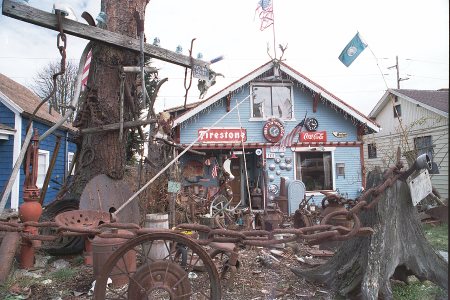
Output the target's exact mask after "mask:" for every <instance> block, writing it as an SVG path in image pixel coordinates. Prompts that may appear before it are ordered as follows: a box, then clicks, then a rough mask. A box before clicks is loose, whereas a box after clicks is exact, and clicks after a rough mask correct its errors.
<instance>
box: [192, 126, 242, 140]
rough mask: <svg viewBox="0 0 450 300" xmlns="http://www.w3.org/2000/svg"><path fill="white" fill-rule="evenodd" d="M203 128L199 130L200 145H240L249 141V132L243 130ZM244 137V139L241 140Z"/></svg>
mask: <svg viewBox="0 0 450 300" xmlns="http://www.w3.org/2000/svg"><path fill="white" fill-rule="evenodd" d="M207 130H208V128H201V129H199V130H198V137H199V140H198V141H199V142H200V143H240V142H241V141H244V142H245V141H247V130H246V129H243V128H242V129H241V128H211V129H210V130H209V131H208V132H206V131H207ZM241 135H242V139H241Z"/></svg>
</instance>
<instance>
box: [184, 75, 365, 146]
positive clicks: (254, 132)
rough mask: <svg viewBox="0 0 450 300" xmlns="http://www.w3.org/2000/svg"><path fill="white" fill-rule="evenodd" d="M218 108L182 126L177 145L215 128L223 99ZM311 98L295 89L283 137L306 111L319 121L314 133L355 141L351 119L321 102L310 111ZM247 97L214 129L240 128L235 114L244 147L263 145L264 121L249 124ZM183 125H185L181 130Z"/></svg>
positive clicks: (242, 92)
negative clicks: (244, 131)
mask: <svg viewBox="0 0 450 300" xmlns="http://www.w3.org/2000/svg"><path fill="white" fill-rule="evenodd" d="M249 93H250V86H249V84H246V85H245V86H243V87H242V89H241V90H240V92H238V93H236V94H235V95H233V97H232V99H231V108H233V107H235V106H236V103H240V102H241V101H242V100H244V99H245V98H246V97H248V96H249ZM217 103H218V105H212V106H211V107H209V108H206V109H204V110H203V111H202V112H200V113H199V114H198V115H197V116H196V117H194V118H193V119H194V120H191V119H189V120H187V121H186V122H185V123H186V124H182V126H181V136H180V142H181V143H182V144H190V143H192V142H193V141H194V140H195V139H196V138H197V137H198V129H200V128H206V127H209V126H211V125H212V124H214V123H215V122H216V121H217V120H218V119H220V118H221V117H222V116H223V115H224V114H225V113H226V103H225V99H222V100H220V101H218V102H217ZM312 103H313V98H312V96H311V94H310V93H309V92H305V91H302V90H301V89H300V88H298V87H296V86H294V118H295V119H294V120H291V121H285V123H284V125H285V130H286V133H289V132H290V131H291V130H292V129H293V128H294V127H295V126H296V125H297V124H298V122H300V121H301V120H302V119H303V118H304V116H305V113H306V111H308V115H307V116H308V117H315V118H316V119H317V120H318V121H319V127H318V129H317V130H320V131H322V130H324V131H326V132H327V140H328V141H330V142H334V141H340V142H345V141H355V140H356V138H357V130H356V127H355V126H354V125H353V124H352V122H351V121H350V119H345V118H344V116H343V115H342V114H340V113H338V112H336V111H335V110H334V109H332V108H331V107H329V106H326V105H325V104H324V103H322V102H321V101H320V102H319V105H318V107H317V112H315V113H313V111H312ZM250 109H251V108H250V97H248V98H247V99H246V100H245V101H244V102H243V103H242V104H240V105H239V107H238V109H235V110H233V111H232V112H230V114H228V115H227V116H226V117H225V118H224V119H223V120H222V121H221V122H220V123H218V124H217V125H216V126H215V127H240V124H239V118H238V110H239V114H240V117H241V122H242V127H243V128H245V129H247V143H257V142H260V143H263V142H267V141H266V140H265V138H264V136H263V133H262V127H263V126H264V123H265V121H249V117H250ZM184 125H187V126H186V127H184ZM332 131H338V132H346V133H347V137H345V138H336V137H335V136H333V135H332Z"/></svg>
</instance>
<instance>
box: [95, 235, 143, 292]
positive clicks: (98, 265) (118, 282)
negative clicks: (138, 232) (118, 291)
mask: <svg viewBox="0 0 450 300" xmlns="http://www.w3.org/2000/svg"><path fill="white" fill-rule="evenodd" d="M112 233H119V234H130V235H131V236H133V234H132V233H131V232H129V231H127V230H113V232H112ZM126 241H128V239H123V238H101V237H98V236H96V237H95V238H94V239H93V240H92V263H93V269H94V276H95V277H97V276H98V275H99V274H100V273H101V271H102V269H103V268H104V266H105V263H106V261H107V260H108V258H109V257H110V256H111V255H112V254H113V253H114V251H116V250H117V249H119V247H120V246H122V245H123V244H124V243H125V242H126ZM116 267H117V270H113V271H112V272H111V274H118V275H111V280H112V284H113V285H114V286H115V287H121V286H124V285H125V284H127V283H128V276H127V274H121V273H122V272H121V271H120V270H128V273H132V272H135V271H136V252H135V251H134V250H130V251H128V253H127V254H125V255H124V259H123V260H122V259H121V260H119V261H118V262H117V264H116Z"/></svg>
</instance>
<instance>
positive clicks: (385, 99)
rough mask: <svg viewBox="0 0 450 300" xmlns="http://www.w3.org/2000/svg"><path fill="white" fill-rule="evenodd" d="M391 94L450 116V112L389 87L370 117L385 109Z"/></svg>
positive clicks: (444, 115) (439, 113)
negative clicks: (449, 113)
mask: <svg viewBox="0 0 450 300" xmlns="http://www.w3.org/2000/svg"><path fill="white" fill-rule="evenodd" d="M390 94H392V95H395V96H397V97H400V98H402V99H404V100H406V101H409V102H411V103H413V104H416V105H420V106H421V107H423V108H425V109H428V110H429V111H432V112H434V113H436V114H438V115H441V116H443V117H446V118H448V113H446V112H445V111H442V110H439V109H437V108H434V107H431V106H429V105H427V104H424V103H422V102H419V101H417V100H414V99H412V98H410V97H408V96H406V95H404V94H402V93H399V92H396V91H393V90H391V89H388V90H387V91H386V92H385V93H384V95H383V97H381V99H380V101H378V103H377V104H376V105H375V107H374V108H373V109H372V111H371V112H370V114H369V117H375V118H376V117H377V116H378V114H379V113H380V112H381V111H382V110H383V108H384V107H385V106H386V105H387V102H388V101H389V95H390Z"/></svg>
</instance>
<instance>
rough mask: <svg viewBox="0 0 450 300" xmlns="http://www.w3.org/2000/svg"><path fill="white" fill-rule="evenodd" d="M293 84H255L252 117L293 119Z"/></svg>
mask: <svg viewBox="0 0 450 300" xmlns="http://www.w3.org/2000/svg"><path fill="white" fill-rule="evenodd" d="M291 91H292V89H291V86H286V85H259V84H258V85H253V87H252V117H253V118H262V119H267V118H270V117H275V118H280V119H282V120H290V119H292V100H291Z"/></svg>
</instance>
